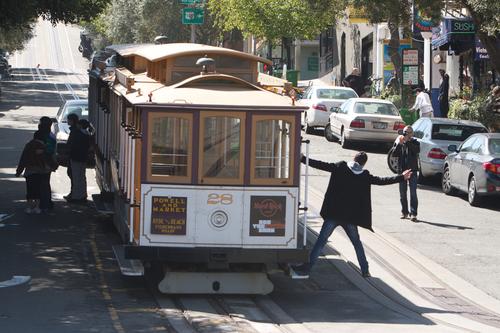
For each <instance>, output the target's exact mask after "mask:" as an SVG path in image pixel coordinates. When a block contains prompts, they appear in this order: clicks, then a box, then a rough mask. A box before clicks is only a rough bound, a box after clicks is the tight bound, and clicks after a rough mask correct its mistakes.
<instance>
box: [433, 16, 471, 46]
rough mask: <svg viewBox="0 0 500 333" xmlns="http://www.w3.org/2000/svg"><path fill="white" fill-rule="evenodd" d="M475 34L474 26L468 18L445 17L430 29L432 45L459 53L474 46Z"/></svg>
mask: <svg viewBox="0 0 500 333" xmlns="http://www.w3.org/2000/svg"><path fill="white" fill-rule="evenodd" d="M475 34H476V26H475V25H474V23H473V22H472V21H471V20H470V19H455V18H453V19H452V18H445V19H444V20H443V21H441V24H440V25H439V27H435V28H433V30H432V47H433V49H440V50H452V51H454V52H455V53H456V54H459V53H462V52H464V51H467V50H470V49H472V48H473V47H474V37H475Z"/></svg>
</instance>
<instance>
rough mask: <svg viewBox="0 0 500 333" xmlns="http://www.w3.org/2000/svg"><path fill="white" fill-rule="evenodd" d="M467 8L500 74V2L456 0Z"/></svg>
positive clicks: (494, 0)
mask: <svg viewBox="0 0 500 333" xmlns="http://www.w3.org/2000/svg"><path fill="white" fill-rule="evenodd" d="M456 1H457V3H458V4H459V5H461V6H462V7H464V8H466V9H467V11H468V12H469V14H470V16H471V18H472V21H473V22H474V24H475V25H476V30H477V32H476V34H477V36H478V37H479V39H480V40H481V42H482V43H483V45H484V47H485V48H486V50H487V51H488V54H489V56H490V61H491V63H492V64H493V67H494V68H495V70H496V72H497V73H499V74H500V49H499V47H498V45H499V40H498V38H499V37H500V2H499V1H498V0H456Z"/></svg>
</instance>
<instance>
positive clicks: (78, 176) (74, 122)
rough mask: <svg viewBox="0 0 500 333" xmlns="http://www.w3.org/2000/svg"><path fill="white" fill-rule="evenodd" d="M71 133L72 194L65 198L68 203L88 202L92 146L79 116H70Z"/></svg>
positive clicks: (69, 142)
mask: <svg viewBox="0 0 500 333" xmlns="http://www.w3.org/2000/svg"><path fill="white" fill-rule="evenodd" d="M67 119H68V124H69V125H70V133H69V137H68V143H67V144H68V147H69V158H70V167H71V185H72V186H71V193H70V194H69V195H67V196H65V197H64V199H66V201H68V202H85V201H87V179H86V176H85V169H86V165H87V157H88V151H89V146H90V140H89V137H88V135H85V134H84V133H83V132H82V130H81V127H80V126H79V122H78V116H77V115H75V114H74V113H72V114H69V115H68V118H67Z"/></svg>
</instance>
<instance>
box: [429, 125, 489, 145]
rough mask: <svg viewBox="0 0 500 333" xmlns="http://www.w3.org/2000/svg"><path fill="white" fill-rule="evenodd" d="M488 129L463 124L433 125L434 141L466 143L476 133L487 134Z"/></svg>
mask: <svg viewBox="0 0 500 333" xmlns="http://www.w3.org/2000/svg"><path fill="white" fill-rule="evenodd" d="M485 132H486V129H485V128H483V127H478V126H467V125H461V124H434V125H432V139H435V140H447V141H465V140H466V139H467V138H468V137H469V136H471V135H472V134H475V133H485Z"/></svg>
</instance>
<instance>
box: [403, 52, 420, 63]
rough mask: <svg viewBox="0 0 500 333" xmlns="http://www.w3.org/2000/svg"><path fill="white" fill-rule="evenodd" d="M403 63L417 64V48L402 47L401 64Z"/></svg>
mask: <svg viewBox="0 0 500 333" xmlns="http://www.w3.org/2000/svg"><path fill="white" fill-rule="evenodd" d="M404 65H418V50H417V49H403V66H404Z"/></svg>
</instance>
